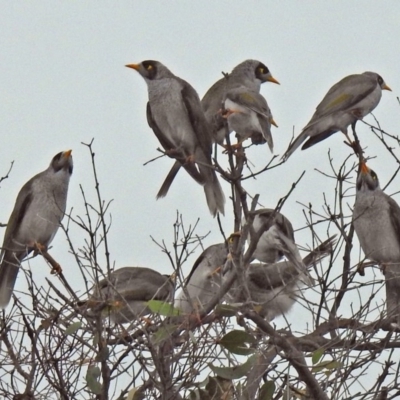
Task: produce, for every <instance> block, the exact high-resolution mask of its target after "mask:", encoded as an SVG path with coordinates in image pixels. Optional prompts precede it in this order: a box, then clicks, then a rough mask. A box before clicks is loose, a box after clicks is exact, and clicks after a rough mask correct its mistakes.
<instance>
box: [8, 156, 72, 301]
mask: <svg viewBox="0 0 400 400" xmlns="http://www.w3.org/2000/svg"><path fill="white" fill-rule="evenodd" d="M71 152H72V150H68V151H64V152H61V153H58V154H57V155H55V156H54V157H53V159H52V160H51V163H50V165H49V167H48V168H47V169H46V170H45V171H43V172H41V173H39V174H37V175H35V176H34V177H33V178H31V179H30V180H29V181H28V182H27V183H25V185H24V186H23V187H22V189H21V190H20V192H19V193H18V196H17V200H16V202H15V206H14V209H13V211H12V213H11V216H10V219H9V221H8V224H7V229H6V232H5V235H4V241H3V247H2V251H1V255H0V258H1V265H0V308H5V307H6V306H7V304H8V303H9V301H10V299H11V295H12V292H13V289H14V285H15V281H16V279H17V275H18V271H19V267H20V263H21V262H22V260H23V259H24V258H26V257H27V256H28V255H29V254H30V253H31V252H32V251H33V250H34V249H39V250H44V251H46V250H47V248H48V246H49V245H50V243H51V242H52V240H53V239H54V236H55V235H56V233H57V230H58V228H59V226H60V222H61V220H62V218H63V217H64V213H65V207H66V204H67V194H68V185H69V179H70V177H71V174H72V169H73V163H72V156H71Z"/></svg>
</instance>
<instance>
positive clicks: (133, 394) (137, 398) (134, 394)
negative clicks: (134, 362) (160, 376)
mask: <svg viewBox="0 0 400 400" xmlns="http://www.w3.org/2000/svg"><path fill="white" fill-rule="evenodd" d="M142 399H144V394H143V393H142V392H141V390H140V387H139V388H133V389H131V390H130V391H129V392H128V396H127V398H126V400H142Z"/></svg>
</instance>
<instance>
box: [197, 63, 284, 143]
mask: <svg viewBox="0 0 400 400" xmlns="http://www.w3.org/2000/svg"><path fill="white" fill-rule="evenodd" d="M264 82H272V83H276V84H278V85H279V82H278V81H277V80H276V79H275V78H274V77H273V76H272V75H271V72H270V71H269V69H268V67H266V66H265V64H263V63H262V62H260V61H257V60H245V61H243V62H241V63H240V64H238V65H237V66H236V67H235V68H233V70H232V72H231V73H230V74H229V75H227V76H226V77H223V78H221V79H219V80H218V81H217V82H215V83H214V84H213V85H212V86H211V87H210V89H209V90H208V91H207V93H206V94H205V95H204V97H203V98H202V100H201V105H202V107H203V111H204V114H205V116H206V119H207V121H208V122H209V123H210V124H211V126H212V128H213V133H214V141H215V142H216V143H219V144H222V143H223V142H224V139H225V134H226V132H225V128H224V125H225V124H224V119H223V116H222V113H221V109H222V106H223V103H224V102H225V99H226V95H227V93H228V92H229V91H231V90H233V89H235V88H238V87H241V86H243V87H245V88H246V89H247V90H249V91H250V92H255V93H259V92H260V87H261V84H262V83H264Z"/></svg>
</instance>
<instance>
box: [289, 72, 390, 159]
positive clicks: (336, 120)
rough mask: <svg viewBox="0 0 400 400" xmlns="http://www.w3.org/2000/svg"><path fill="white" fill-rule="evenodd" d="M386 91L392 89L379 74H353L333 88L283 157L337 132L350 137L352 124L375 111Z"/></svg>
mask: <svg viewBox="0 0 400 400" xmlns="http://www.w3.org/2000/svg"><path fill="white" fill-rule="evenodd" d="M382 90H391V89H390V88H389V86H387V85H386V83H385V81H384V80H383V78H382V77H381V76H380V75H378V74H377V73H375V72H369V71H368V72H364V73H362V74H354V75H349V76H346V77H345V78H343V79H342V80H341V81H339V82H338V83H336V84H335V85H333V86H332V87H331V88H330V89H329V91H328V93H327V94H326V95H325V97H324V98H323V99H322V101H321V103H319V105H318V107H317V109H316V110H315V113H314V115H313V116H312V118H311V120H310V122H309V123H308V124H307V125H306V127H305V128H303V130H302V131H301V133H300V135H299V136H297V138H296V139H295V140H294V141H293V143H291V144H290V145H289V147H288V149H287V150H286V153H285V154H284V155H283V157H282V158H283V159H284V160H286V159H288V158H289V157H290V155H291V154H292V153H293V152H294V151H295V150H296V149H297V148H298V147H299V146H300V145H301V144H302V143H303V142H304V141H305V140H307V139H308V140H307V141H306V143H305V144H303V147H302V148H301V149H302V150H305V149H308V148H309V147H311V146H314V144H316V143H318V142H321V141H322V140H325V139H326V138H328V137H329V136H331V135H333V134H334V133H336V132H337V131H341V132H343V133H344V134H345V135H346V138H347V139H348V140H349V142H351V141H350V139H349V138H348V136H347V128H348V127H349V125H352V126H353V127H354V126H355V124H356V122H357V121H358V120H359V119H363V118H364V117H365V116H366V115H368V114H369V113H370V112H372V111H373V110H374V108H375V107H376V106H377V105H378V104H379V101H380V100H381V97H382Z"/></svg>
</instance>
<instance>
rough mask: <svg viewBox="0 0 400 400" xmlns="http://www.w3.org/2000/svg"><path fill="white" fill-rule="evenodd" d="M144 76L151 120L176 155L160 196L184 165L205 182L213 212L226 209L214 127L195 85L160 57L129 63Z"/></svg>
mask: <svg viewBox="0 0 400 400" xmlns="http://www.w3.org/2000/svg"><path fill="white" fill-rule="evenodd" d="M127 67H129V68H133V69H135V70H136V71H137V72H139V74H140V75H141V76H142V77H143V78H144V80H145V82H146V84H147V89H148V95H149V101H148V103H147V121H148V124H149V126H150V127H151V128H152V130H153V132H154V133H155V135H156V136H157V139H158V140H159V142H160V144H161V145H162V146H163V147H164V149H165V151H166V153H167V154H169V155H171V156H172V157H173V158H175V159H176V162H175V165H174V166H173V168H172V169H171V171H170V172H169V174H168V176H167V178H166V179H165V181H164V183H163V185H162V187H161V189H160V191H159V192H158V194H157V198H159V197H164V196H165V195H166V194H167V192H168V189H169V187H170V185H171V183H172V181H173V180H174V178H175V176H176V174H177V172H178V170H179V169H180V167H181V166H183V167H184V168H185V169H186V171H187V172H188V173H189V174H190V176H191V177H192V178H193V179H195V180H196V181H197V182H198V183H200V184H201V185H203V187H204V192H205V195H206V200H207V204H208V207H209V209H210V212H211V213H212V214H213V215H214V216H215V215H216V214H217V213H218V212H220V213H222V214H223V213H224V204H225V196H224V194H223V192H222V188H221V185H220V183H219V181H218V177H217V175H216V173H215V170H214V167H213V166H212V162H211V153H212V138H211V130H210V129H211V128H210V126H209V124H208V123H207V121H206V119H205V116H204V113H203V111H202V109H201V104H200V99H199V96H198V95H197V93H196V91H195V90H194V89H193V87H192V86H191V85H190V84H189V83H188V82H186V81H184V80H183V79H181V78H179V77H177V76H176V75H174V74H173V73H172V72H171V71H170V70H169V69H168V68H167V67H166V66H165V65H163V64H162V63H160V62H159V61H153V60H146V61H143V62H141V63H140V64H129V65H127Z"/></svg>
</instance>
